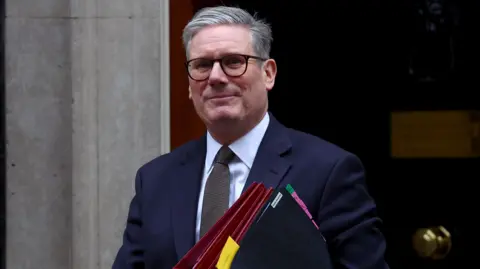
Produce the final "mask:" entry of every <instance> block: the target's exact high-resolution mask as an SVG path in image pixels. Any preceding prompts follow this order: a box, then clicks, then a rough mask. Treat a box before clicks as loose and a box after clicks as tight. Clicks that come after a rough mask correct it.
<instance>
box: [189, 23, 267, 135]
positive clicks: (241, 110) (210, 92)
mask: <svg viewBox="0 0 480 269" xmlns="http://www.w3.org/2000/svg"><path fill="white" fill-rule="evenodd" d="M189 53H190V54H189V59H196V58H206V59H218V58H221V57H224V56H226V55H231V54H244V55H252V56H258V55H255V53H254V51H253V47H252V38H251V34H250V31H249V29H248V28H245V27H242V26H231V25H218V26H210V27H207V28H205V29H202V30H201V31H200V32H198V33H197V34H196V35H195V36H194V38H193V39H192V41H191V43H190V52H189ZM224 64H231V66H232V69H233V68H236V66H237V65H239V64H238V62H236V61H224ZM205 66H206V65H205ZM224 67H225V65H224ZM206 69H208V68H206ZM206 74H208V71H207V72H206ZM275 74H276V65H275V62H274V61H273V60H272V59H270V60H267V61H266V62H264V63H263V66H262V62H259V61H258V60H256V59H249V60H248V62H247V70H246V71H245V73H244V74H243V75H241V76H239V77H231V76H229V75H227V74H226V73H225V72H224V71H223V70H222V67H221V65H220V62H219V61H217V62H215V63H214V64H213V66H212V67H211V71H210V73H209V75H208V77H207V78H206V79H205V80H203V81H196V80H193V79H192V78H189V84H190V89H189V90H190V96H191V99H192V101H193V104H194V106H195V110H196V111H197V114H198V115H199V116H200V118H202V120H203V121H204V122H205V123H206V124H207V126H208V125H212V124H215V123H221V122H232V120H235V121H237V120H247V121H248V120H249V119H251V118H252V117H253V118H255V117H258V116H259V115H260V114H263V113H264V112H265V111H266V110H267V103H268V102H267V91H268V90H270V89H272V88H273V84H274V80H275ZM237 122H238V121H237Z"/></svg>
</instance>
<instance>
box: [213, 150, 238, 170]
mask: <svg viewBox="0 0 480 269" xmlns="http://www.w3.org/2000/svg"><path fill="white" fill-rule="evenodd" d="M233 157H235V153H233V151H232V150H231V149H230V148H229V147H228V146H223V147H222V148H221V149H220V150H219V151H218V153H217V156H216V157H215V162H216V163H221V164H225V165H227V164H228V163H229V162H230V161H231V160H232V159H233Z"/></svg>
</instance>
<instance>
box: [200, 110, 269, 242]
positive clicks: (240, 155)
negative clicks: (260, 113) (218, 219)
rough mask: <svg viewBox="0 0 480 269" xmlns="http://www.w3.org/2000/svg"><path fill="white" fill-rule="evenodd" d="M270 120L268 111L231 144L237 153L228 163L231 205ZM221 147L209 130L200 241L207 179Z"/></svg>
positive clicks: (203, 181) (240, 188) (231, 147)
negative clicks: (257, 122) (250, 128)
mask: <svg viewBox="0 0 480 269" xmlns="http://www.w3.org/2000/svg"><path fill="white" fill-rule="evenodd" d="M269 122H270V117H269V116H268V113H266V114H265V117H263V119H262V121H260V123H259V124H257V126H255V128H253V129H252V130H251V131H250V132H248V133H247V134H246V135H244V136H243V137H241V138H240V139H238V140H236V141H235V142H233V143H232V144H230V145H229V148H230V149H231V150H232V151H233V152H234V153H235V158H234V159H233V160H232V161H231V162H230V164H229V165H228V168H229V170H230V198H229V206H232V204H233V203H234V202H235V201H236V200H237V199H238V198H239V197H240V195H241V194H242V191H243V188H244V187H245V182H246V181H247V177H248V174H249V173H250V169H252V164H253V161H254V159H255V156H256V155H257V151H258V147H259V146H260V143H261V142H262V139H263V136H264V135H265V132H266V131H267V127H268V124H269ZM221 147H222V145H221V144H219V143H218V142H217V141H215V139H213V137H212V136H211V135H210V133H209V132H207V154H206V157H205V167H204V169H203V178H202V184H201V187H200V196H199V200H198V210H197V222H196V231H195V238H196V241H198V240H199V237H200V223H201V221H202V205H203V193H204V191H205V184H206V181H207V177H208V175H209V174H210V172H211V171H212V168H213V159H214V158H215V156H216V155H217V152H218V151H219V150H220V148H221Z"/></svg>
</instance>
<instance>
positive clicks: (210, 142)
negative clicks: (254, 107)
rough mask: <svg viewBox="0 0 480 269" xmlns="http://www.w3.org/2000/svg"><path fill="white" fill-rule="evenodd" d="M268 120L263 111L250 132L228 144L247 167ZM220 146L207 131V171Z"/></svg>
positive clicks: (251, 162) (263, 133)
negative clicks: (262, 114)
mask: <svg viewBox="0 0 480 269" xmlns="http://www.w3.org/2000/svg"><path fill="white" fill-rule="evenodd" d="M269 122H270V116H269V115H268V113H265V116H264V117H263V119H262V120H261V121H260V123H258V124H257V125H256V126H255V127H254V128H253V129H252V130H250V132H248V133H247V134H246V135H244V136H242V137H241V138H239V139H238V140H236V141H235V142H233V143H232V144H230V145H229V148H230V149H231V150H232V151H233V152H234V153H235V155H236V157H238V158H239V159H240V160H241V161H242V162H243V163H244V164H245V165H246V166H248V168H249V169H251V168H252V165H253V161H254V160H255V156H256V155H257V151H258V147H259V146H260V143H261V142H262V139H263V136H264V135H265V132H266V131H267V128H268V124H269ZM221 147H222V145H221V144H220V143H218V142H217V141H216V140H215V139H214V138H213V137H212V135H211V134H210V132H207V156H206V159H205V168H206V169H207V171H208V170H210V168H211V166H212V164H213V159H214V158H215V155H217V152H218V151H219V150H220V148H221Z"/></svg>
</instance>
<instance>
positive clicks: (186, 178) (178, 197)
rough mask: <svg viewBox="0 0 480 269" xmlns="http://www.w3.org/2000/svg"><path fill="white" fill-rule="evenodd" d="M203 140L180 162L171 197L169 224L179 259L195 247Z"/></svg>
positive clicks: (203, 148) (203, 159)
mask: <svg viewBox="0 0 480 269" xmlns="http://www.w3.org/2000/svg"><path fill="white" fill-rule="evenodd" d="M205 154H206V142H205V137H204V138H203V139H201V140H199V141H196V142H195V144H194V146H193V147H192V149H190V150H189V151H188V152H187V154H186V155H185V158H184V159H182V161H181V162H180V165H179V167H178V169H176V170H175V171H174V172H175V175H172V176H173V177H174V178H175V179H174V183H173V189H172V191H171V193H172V194H173V195H175V196H174V197H172V212H171V214H172V222H173V229H174V240H175V248H176V251H177V255H178V259H181V258H182V257H183V256H184V255H185V254H186V253H187V252H188V251H189V250H190V248H192V247H193V245H194V244H195V223H196V217H197V205H198V197H199V193H200V184H201V180H202V172H203V166H204V163H205Z"/></svg>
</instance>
